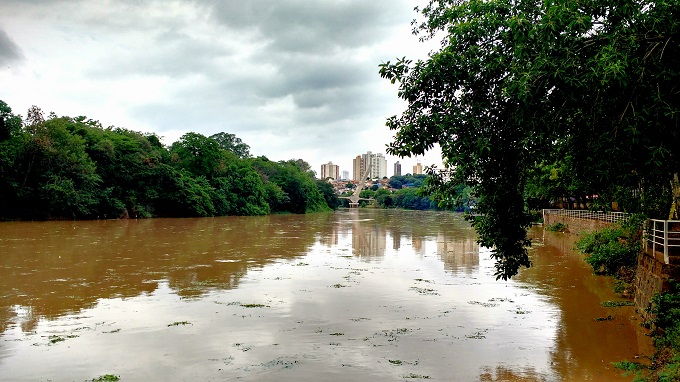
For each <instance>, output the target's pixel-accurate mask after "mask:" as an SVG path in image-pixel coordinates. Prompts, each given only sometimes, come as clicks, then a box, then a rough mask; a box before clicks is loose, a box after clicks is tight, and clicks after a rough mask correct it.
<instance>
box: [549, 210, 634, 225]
mask: <svg viewBox="0 0 680 382" xmlns="http://www.w3.org/2000/svg"><path fill="white" fill-rule="evenodd" d="M546 214H550V215H559V216H566V217H569V218H572V219H588V220H601V221H605V222H608V223H618V222H620V221H623V220H626V219H628V216H629V214H627V213H625V212H603V211H588V210H561V209H551V210H548V209H546V210H543V220H546V219H545V215H546Z"/></svg>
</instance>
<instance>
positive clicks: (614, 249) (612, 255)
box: [576, 217, 641, 275]
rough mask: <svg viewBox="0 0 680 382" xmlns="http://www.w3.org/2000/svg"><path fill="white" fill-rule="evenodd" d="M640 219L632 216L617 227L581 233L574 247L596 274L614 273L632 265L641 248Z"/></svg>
mask: <svg viewBox="0 0 680 382" xmlns="http://www.w3.org/2000/svg"><path fill="white" fill-rule="evenodd" d="M640 226H641V219H640V218H638V217H633V218H631V219H629V220H628V221H627V222H625V223H623V224H621V225H620V226H618V227H610V228H604V229H601V230H598V231H594V232H590V233H586V234H583V235H582V236H581V238H580V239H579V240H578V241H577V242H576V248H578V250H579V251H581V252H582V253H584V254H587V255H588V257H587V258H586V262H587V263H588V264H590V265H591V266H592V267H593V271H595V273H597V274H605V275H614V274H616V273H617V272H618V271H619V270H620V269H621V267H630V266H634V265H635V263H636V261H637V255H638V253H639V252H640V249H641V241H640V237H641V236H640V235H641V234H640Z"/></svg>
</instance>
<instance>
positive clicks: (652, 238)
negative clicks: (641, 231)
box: [644, 219, 680, 264]
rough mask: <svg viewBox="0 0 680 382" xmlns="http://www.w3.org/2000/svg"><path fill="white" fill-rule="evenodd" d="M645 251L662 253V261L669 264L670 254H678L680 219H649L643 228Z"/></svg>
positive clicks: (679, 251) (653, 253)
mask: <svg viewBox="0 0 680 382" xmlns="http://www.w3.org/2000/svg"><path fill="white" fill-rule="evenodd" d="M644 237H645V241H644V243H645V252H647V253H649V250H650V249H651V250H652V253H651V255H655V254H656V253H663V261H664V263H666V264H670V256H680V220H657V219H649V221H648V222H647V225H646V228H645V235H644Z"/></svg>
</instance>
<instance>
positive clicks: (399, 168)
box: [394, 161, 401, 176]
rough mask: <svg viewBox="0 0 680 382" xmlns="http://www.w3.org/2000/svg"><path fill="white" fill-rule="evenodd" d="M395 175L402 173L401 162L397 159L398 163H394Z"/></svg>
mask: <svg viewBox="0 0 680 382" xmlns="http://www.w3.org/2000/svg"><path fill="white" fill-rule="evenodd" d="M394 175H395V176H400V175H401V163H399V161H397V163H395V164H394Z"/></svg>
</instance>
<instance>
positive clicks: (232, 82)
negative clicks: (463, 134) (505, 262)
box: [0, 0, 441, 176]
mask: <svg viewBox="0 0 680 382" xmlns="http://www.w3.org/2000/svg"><path fill="white" fill-rule="evenodd" d="M422 3H423V1H421V0H371V1H367V0H332V1H327V0H306V1H300V0H225V1H216V0H215V1H212V0H194V1H191V0H180V1H165V0H163V1H160V0H159V1H144V0H109V1H98V0H96V1H95V0H82V1H78V0H30V1H15V0H2V1H1V2H0V100H3V101H5V102H6V103H7V104H8V105H9V106H10V107H11V108H12V110H13V112H14V113H16V114H21V115H22V116H25V114H26V110H28V108H29V107H30V106H31V105H37V106H39V107H40V108H42V110H43V111H44V112H45V114H47V113H49V112H55V113H56V114H57V115H60V116H61V115H66V116H71V117H75V116H79V115H84V116H87V117H89V118H92V119H96V120H99V121H100V122H101V123H102V124H103V125H104V126H118V127H124V128H127V129H130V130H134V131H141V132H155V133H156V134H158V135H159V136H161V137H163V141H164V143H166V144H170V143H172V142H174V141H176V140H177V139H178V138H179V137H181V136H182V134H184V133H187V132H198V133H201V134H204V135H206V136H209V135H212V134H215V133H218V132H228V133H232V134H236V136H238V137H239V138H241V139H243V141H244V142H246V143H247V144H248V145H250V147H251V153H252V154H253V155H255V156H259V155H265V156H267V157H268V158H269V159H271V160H286V159H292V158H301V159H304V160H306V161H307V162H309V163H310V164H311V165H312V168H313V169H314V170H315V171H317V173H320V166H321V164H322V163H328V162H329V161H332V162H333V163H334V164H338V165H340V170H341V171H343V170H346V171H349V172H350V176H352V168H351V165H352V159H353V158H354V157H355V156H356V155H358V154H361V153H365V152H366V151H372V152H374V153H376V152H380V153H383V154H384V153H385V145H386V144H387V143H388V142H390V141H391V139H392V136H393V132H391V131H390V130H389V129H388V128H387V127H386V126H385V120H386V118H387V117H389V116H391V115H394V114H398V113H399V112H400V111H401V110H403V108H404V106H405V105H404V103H403V102H402V101H400V100H399V99H398V97H397V90H398V89H397V86H396V85H392V84H390V83H389V81H387V80H384V79H382V78H380V75H379V74H378V65H379V64H380V63H381V62H385V61H388V60H390V61H394V60H395V59H396V58H397V57H403V56H406V57H409V58H425V57H426V55H427V52H428V51H429V50H430V48H431V47H433V45H432V44H430V45H429V47H428V45H425V44H423V43H419V42H418V41H417V38H416V37H415V36H413V35H411V29H412V27H411V24H410V23H411V20H413V19H414V18H416V17H417V16H418V15H417V14H416V13H415V11H414V10H413V7H414V6H416V5H418V4H422ZM387 159H388V160H387V162H388V163H387V165H388V171H387V174H388V176H391V175H392V166H393V163H394V161H395V160H400V161H401V163H402V172H403V173H408V172H411V170H412V166H413V165H414V164H415V163H416V159H414V158H405V159H399V158H394V157H390V156H388V157H387ZM419 159H420V161H421V162H422V163H423V165H429V164H432V163H435V164H439V163H441V159H440V156H439V152H438V151H435V152H432V153H430V154H429V155H427V156H426V157H425V158H419Z"/></svg>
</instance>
